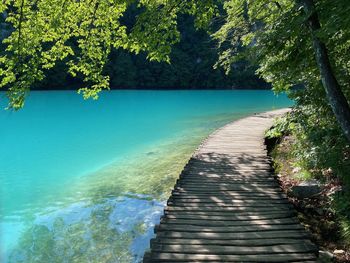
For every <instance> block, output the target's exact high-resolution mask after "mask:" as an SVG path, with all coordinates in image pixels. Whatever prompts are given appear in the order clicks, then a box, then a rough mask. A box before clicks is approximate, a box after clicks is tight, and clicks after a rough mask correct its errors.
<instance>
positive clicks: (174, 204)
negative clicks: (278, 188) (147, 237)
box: [167, 201, 293, 211]
mask: <svg viewBox="0 0 350 263" xmlns="http://www.w3.org/2000/svg"><path fill="white" fill-rule="evenodd" d="M167 205H168V206H169V207H170V206H171V207H188V208H194V209H197V208H201V209H202V208H205V209H212V208H224V209H225V210H227V209H226V208H232V210H236V209H233V208H239V207H246V208H247V209H249V208H254V207H257V208H258V207H266V208H273V207H279V208H282V209H292V208H293V206H292V205H291V204H283V203H279V204H278V203H277V204H271V203H266V202H259V203H233V204H227V203H200V202H197V203H192V202H171V201H168V202H167ZM266 210H267V209H266ZM269 211H271V210H269Z"/></svg>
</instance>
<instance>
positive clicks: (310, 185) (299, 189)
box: [290, 180, 322, 199]
mask: <svg viewBox="0 0 350 263" xmlns="http://www.w3.org/2000/svg"><path fill="white" fill-rule="evenodd" d="M321 191H322V188H321V184H320V182H318V181H317V180H310V181H305V182H302V183H300V184H298V185H295V186H292V187H291V189H290V195H292V196H293V197H296V198H298V199H304V198H310V197H314V196H317V195H318V194H320V193H321Z"/></svg>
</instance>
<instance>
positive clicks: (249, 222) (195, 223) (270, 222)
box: [160, 218, 299, 227]
mask: <svg viewBox="0 0 350 263" xmlns="http://www.w3.org/2000/svg"><path fill="white" fill-rule="evenodd" d="M160 222H161V224H175V225H184V226H183V227H186V225H193V226H254V225H256V226H259V225H290V224H298V223H299V220H297V219H296V218H280V219H269V220H268V219H258V220H240V221H233V220H229V221H217V220H204V219H179V218H175V219H171V218H162V219H161V221H160Z"/></svg>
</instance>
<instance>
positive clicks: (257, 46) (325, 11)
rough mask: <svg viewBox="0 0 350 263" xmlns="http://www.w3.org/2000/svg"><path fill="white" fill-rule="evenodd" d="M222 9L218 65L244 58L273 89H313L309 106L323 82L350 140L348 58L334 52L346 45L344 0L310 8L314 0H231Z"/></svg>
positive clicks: (347, 8)
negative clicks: (242, 47)
mask: <svg viewBox="0 0 350 263" xmlns="http://www.w3.org/2000/svg"><path fill="white" fill-rule="evenodd" d="M225 9H226V11H227V13H228V17H227V18H226V21H225V22H226V23H225V24H224V26H223V27H221V28H220V29H219V30H218V31H217V32H216V33H215V34H214V37H215V38H216V39H218V40H219V43H220V48H221V57H220V60H219V63H218V64H219V65H222V66H224V67H226V68H228V67H229V66H230V65H231V64H232V63H234V62H236V61H237V60H240V59H241V58H242V57H249V58H250V59H251V60H252V61H254V62H255V63H257V64H258V65H259V69H258V73H259V74H260V75H261V76H262V77H263V78H264V79H265V80H267V81H269V82H271V83H272V85H273V87H274V89H275V90H276V91H282V90H289V89H290V88H291V87H294V86H297V85H304V86H306V87H307V90H308V92H309V93H308V94H309V95H310V94H311V93H313V97H311V98H310V99H308V103H309V105H311V104H313V101H312V100H314V101H317V100H318V98H317V96H322V92H320V91H319V88H320V85H322V86H323V88H324V90H325V91H326V94H327V98H328V103H329V104H330V106H331V108H332V110H333V112H334V114H335V117H336V119H337V121H338V123H339V124H340V127H341V128H342V130H343V133H344V134H345V136H346V137H347V138H348V140H349V141H350V107H349V103H348V100H347V95H349V94H348V93H349V92H348V90H349V75H350V71H349V67H348V66H347V65H348V63H349V56H348V54H345V53H340V52H339V51H340V50H346V49H348V48H349V41H348V39H349V34H350V30H349V25H350V20H349V16H348V12H349V11H350V6H349V4H348V3H347V1H345V0H343V1H331V0H320V1H317V5H316V6H315V4H314V2H313V0H278V1H264V0H246V1H239V0H231V1H227V2H226V3H225ZM321 24H322V27H321ZM241 45H244V46H245V49H244V51H243V52H242V49H241ZM347 53H348V52H347ZM320 80H321V81H320ZM321 83H322V84H321ZM339 83H341V84H339ZM344 93H347V95H346V94H344ZM303 100H304V102H305V99H303ZM314 105H315V103H314Z"/></svg>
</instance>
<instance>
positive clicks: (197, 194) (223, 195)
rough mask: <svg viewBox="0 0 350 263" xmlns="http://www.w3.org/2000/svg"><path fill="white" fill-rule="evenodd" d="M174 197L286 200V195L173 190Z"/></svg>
mask: <svg viewBox="0 0 350 263" xmlns="http://www.w3.org/2000/svg"><path fill="white" fill-rule="evenodd" d="M172 196H173V197H174V198H175V197H178V196H181V197H182V198H200V197H210V198H212V197H217V198H235V199H239V198H247V199H249V198H253V197H259V198H262V199H263V198H271V199H274V198H275V199H276V198H277V199H279V198H285V195H284V193H282V192H281V193H278V192H276V193H263V192H259V193H254V192H228V191H226V192H214V193H207V192H188V191H178V190H173V191H172Z"/></svg>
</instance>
